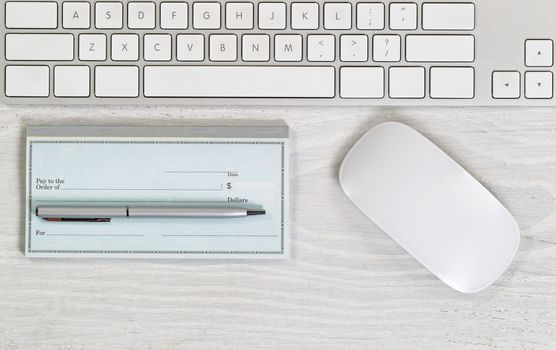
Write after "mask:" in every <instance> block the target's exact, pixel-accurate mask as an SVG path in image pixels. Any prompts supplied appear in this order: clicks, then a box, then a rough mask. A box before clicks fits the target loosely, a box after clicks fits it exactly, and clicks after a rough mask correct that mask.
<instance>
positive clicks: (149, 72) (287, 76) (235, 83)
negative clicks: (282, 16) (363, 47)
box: [144, 66, 335, 98]
mask: <svg viewBox="0 0 556 350" xmlns="http://www.w3.org/2000/svg"><path fill="white" fill-rule="evenodd" d="M334 91H335V85H334V67H278V66H265V67H261V66H212V67H209V66H146V67H145V70H144V95H145V97H257V98H273V97H290V98H311V97H312V98H319V97H320V98H332V97H334Z"/></svg>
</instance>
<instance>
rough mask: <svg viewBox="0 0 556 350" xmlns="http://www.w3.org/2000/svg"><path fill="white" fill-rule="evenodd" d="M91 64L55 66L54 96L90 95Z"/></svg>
mask: <svg viewBox="0 0 556 350" xmlns="http://www.w3.org/2000/svg"><path fill="white" fill-rule="evenodd" d="M89 75H90V69H89V66H56V67H54V96H56V97H87V96H89Z"/></svg>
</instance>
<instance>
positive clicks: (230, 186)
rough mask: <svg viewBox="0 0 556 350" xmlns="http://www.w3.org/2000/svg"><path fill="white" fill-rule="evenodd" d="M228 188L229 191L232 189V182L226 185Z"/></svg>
mask: <svg viewBox="0 0 556 350" xmlns="http://www.w3.org/2000/svg"><path fill="white" fill-rule="evenodd" d="M226 188H227V189H229V190H230V189H232V183H231V182H228V183H227V184H226Z"/></svg>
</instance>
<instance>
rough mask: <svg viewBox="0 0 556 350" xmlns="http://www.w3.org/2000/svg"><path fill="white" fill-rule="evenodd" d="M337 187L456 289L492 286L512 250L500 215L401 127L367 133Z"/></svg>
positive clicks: (511, 228) (464, 177)
mask: <svg viewBox="0 0 556 350" xmlns="http://www.w3.org/2000/svg"><path fill="white" fill-rule="evenodd" d="M340 184H341V186H342V188H343V190H344V192H345V193H346V194H347V196H348V197H349V198H350V199H351V200H352V201H353V203H355V205H356V206H357V207H359V209H361V211H362V212H363V213H364V214H365V215H366V216H368V217H369V218H370V219H371V220H373V221H374V222H375V223H376V224H377V225H378V226H379V227H380V228H382V229H383V230H384V231H385V232H386V233H387V234H388V235H389V236H390V237H392V239H394V240H395V241H396V242H398V244H400V245H401V246H402V247H403V248H404V249H405V250H406V251H407V252H408V253H410V254H411V255H412V256H413V257H415V259H417V260H418V261H419V262H420V263H421V264H423V265H424V266H425V267H426V268H428V269H429V270H430V271H431V272H432V273H433V274H435V275H436V276H437V277H438V278H440V279H441V280H442V281H444V283H446V284H447V285H449V286H450V287H452V288H454V289H455V290H457V291H460V292H463V293H474V292H478V291H481V290H483V289H485V288H486V287H488V286H489V285H491V284H492V283H494V281H496V279H497V278H498V277H499V276H500V275H502V273H503V272H504V271H505V270H506V269H507V268H508V266H509V265H510V263H511V261H512V259H513V258H514V256H515V254H516V252H517V249H518V247H519V227H518V225H517V223H516V221H515V220H514V218H513V217H512V215H511V214H510V213H509V212H508V210H507V209H506V208H505V207H504V206H503V205H502V204H501V203H500V202H499V201H498V200H497V199H496V198H495V197H494V196H493V195H492V194H491V193H490V192H489V191H488V190H487V189H486V188H485V187H483V186H482V185H481V184H480V183H479V182H478V181H477V180H476V179H475V178H473V176H471V175H470V174H469V173H468V172H467V171H466V170H465V169H463V168H462V167H461V166H460V165H459V164H458V163H456V162H455V161H454V160H452V159H451V158H450V157H449V156H448V155H446V153H444V152H443V151H442V150H441V149H440V148H438V147H437V146H436V145H435V144H433V143H432V142H431V141H429V140H428V139H427V138H425V137H424V136H423V135H421V134H420V133H418V132H417V131H415V130H413V129H412V128H410V127H409V126H407V125H405V124H401V123H384V124H380V125H378V126H376V127H374V128H373V129H371V130H370V131H369V132H367V133H366V134H365V135H364V136H363V137H362V138H361V139H360V140H359V141H358V142H357V143H356V144H355V146H353V148H352V149H351V150H350V151H349V153H348V154H347V156H346V158H345V160H344V162H343V163H342V166H341V169H340Z"/></svg>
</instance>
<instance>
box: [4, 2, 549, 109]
mask: <svg viewBox="0 0 556 350" xmlns="http://www.w3.org/2000/svg"><path fill="white" fill-rule="evenodd" d="M555 13H556V1H554V0H535V1H521V0H483V1H475V2H469V1H461V0H459V1H407V2H406V1H395V2H394V1H393V2H389V1H382V2H377V1H368V2H367V1H362V2H357V1H319V2H311V1H308V0H304V1H299V2H298V1H255V2H246V1H241V0H237V1H227V2H226V1H218V2H217V1H79V0H72V1H4V6H2V8H1V9H0V17H1V18H3V19H4V25H3V26H2V29H1V30H2V31H3V33H2V34H3V37H4V38H5V41H4V44H3V48H4V55H2V58H1V64H2V68H1V69H0V79H2V80H3V84H1V85H2V87H1V88H0V89H2V91H1V93H0V95H1V101H2V102H3V103H6V104H18V103H24V104H29V103H30V104H106V103H108V104H116V103H117V104H123V103H132V104H138V103H140V104H203V103H210V104H214V103H225V104H229V103H232V104H242V103H249V104H327V105H343V104H346V105H376V106H383V105H384V106H388V105H392V106H398V105H400V106H403V105H423V106H491V105H492V106H555V105H556V101H555V99H554V43H553V39H554V38H555V37H556V25H554V14H555Z"/></svg>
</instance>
